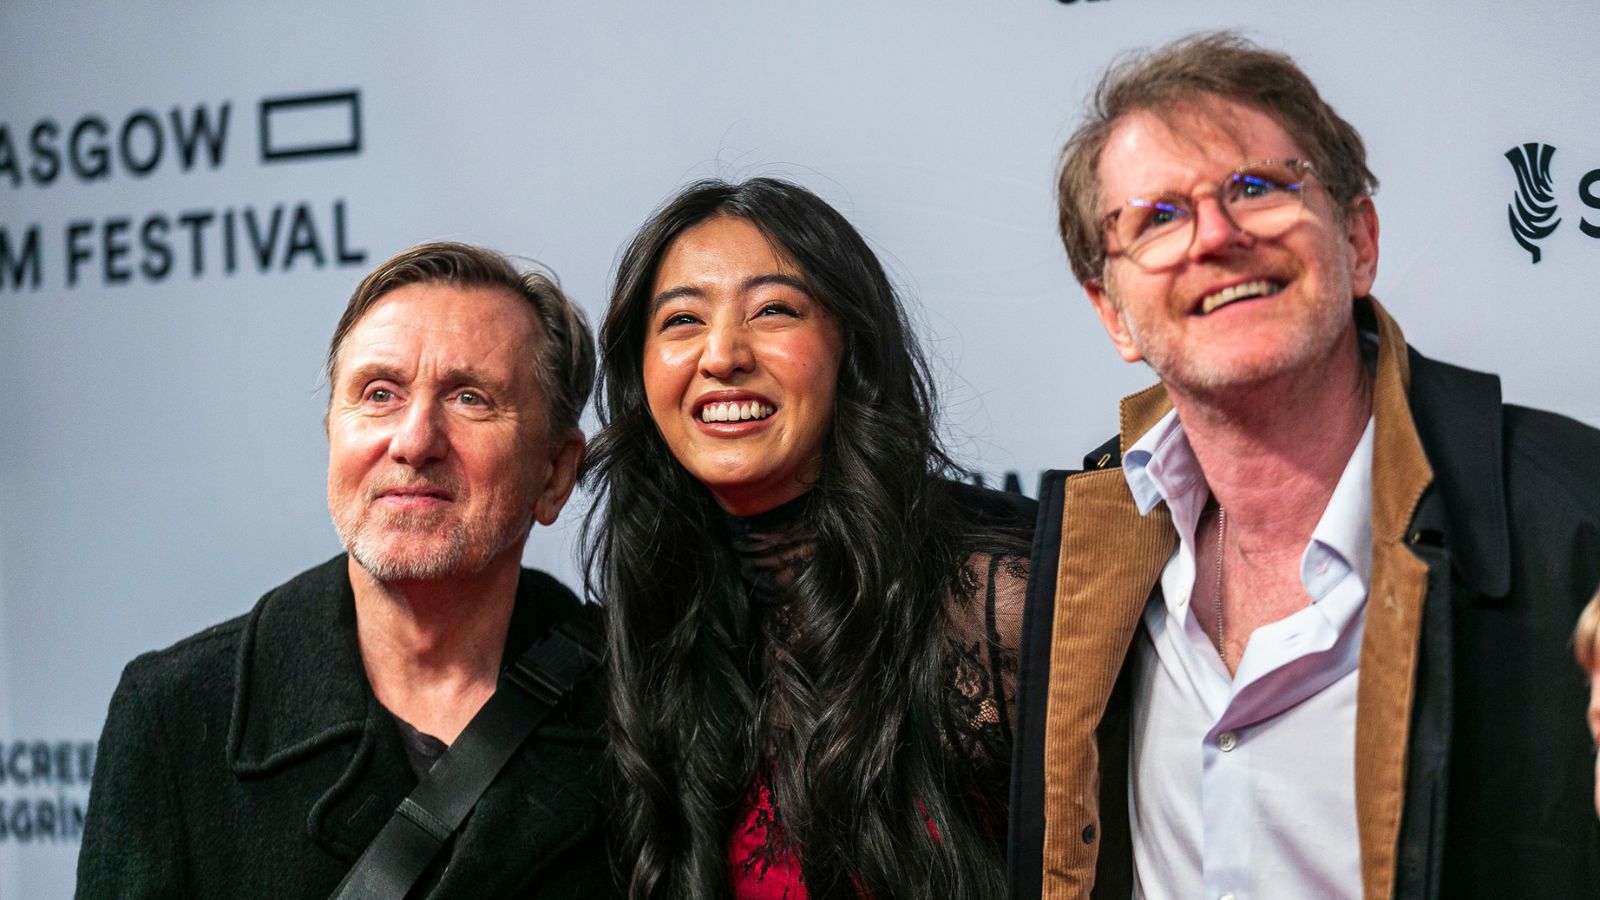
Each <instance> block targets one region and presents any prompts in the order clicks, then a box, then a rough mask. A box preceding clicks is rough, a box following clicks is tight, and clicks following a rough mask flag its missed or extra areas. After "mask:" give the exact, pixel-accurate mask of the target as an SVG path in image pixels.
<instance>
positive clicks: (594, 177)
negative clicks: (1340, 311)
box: [0, 0, 1600, 900]
mask: <svg viewBox="0 0 1600 900" xmlns="http://www.w3.org/2000/svg"><path fill="white" fill-rule="evenodd" d="M1222 27H1235V28H1243V29H1245V30H1246V32H1247V33H1249V34H1251V35H1252V36H1254V37H1256V38H1257V39H1259V40H1261V41H1263V42H1265V43H1267V44H1270V45H1273V46H1277V47H1281V48H1283V49H1286V50H1288V51H1289V52H1290V53H1292V54H1293V55H1294V56H1295V57H1296V58H1297V59H1298V60H1300V62H1301V63H1302V64H1303V66H1304V67H1305V68H1306V69H1307V70H1308V71H1309V72H1310V73H1311V75H1312V77H1313V78H1314V79H1316V81H1317V82H1318V84H1319V85H1320V86H1321V87H1322V89H1323V92H1324V94H1325V95H1326V96H1327V97H1328V98H1330V99H1331V101H1332V102H1333V103H1334V104H1335V105H1336V106H1337V107H1338V109H1339V110H1340V111H1341V112H1342V113H1343V114H1344V115H1345V116H1346V117H1347V118H1349V119H1350V120H1351V121H1353V122H1354V123H1355V124H1356V125H1357V127H1358V128H1360V129H1361V130H1362V132H1363V134H1364V135H1365V137H1366V139H1367V141H1368V144H1369V147H1370V151H1371V156H1372V163H1373V168H1374V169H1375V170H1376V171H1377V173H1378V175H1379V177H1380V178H1381V179H1382V181H1383V186H1382V188H1381V189H1380V191H1379V193H1378V198H1377V201H1378V207H1379V210H1380V213H1381V216H1382V222H1383V238H1382V264H1381V267H1380V276H1379V280H1378V287H1377V290H1376V293H1377V294H1378V295H1379V296H1380V297H1382V298H1383V299H1384V300H1385V302H1386V303H1387V304H1388V306H1389V308H1390V309H1391V310H1392V311H1393V312H1394V313H1395V314H1396V315H1397V316H1398V317H1399V319H1400V320H1401V323H1402V324H1403V325H1404V327H1405V328H1406V331H1407V334H1408V336H1409V337H1410V338H1411V340H1412V342H1413V343H1415V344H1416V345H1418V346H1419V347H1420V348H1422V349H1423V350H1424V351H1425V352H1430V353H1431V354H1432V355H1435V356H1437V357H1441V358H1445V359H1449V360H1453V361H1455V362H1458V363H1462V364H1465V365H1469V366H1473V367H1476V368H1483V369H1490V370H1495V371H1498V372H1500V373H1501V374H1502V376H1503V377H1504V382H1505V390H1506V394H1507V396H1508V397H1509V398H1510V399H1512V400H1514V401H1518V402H1523V403H1530V404H1536V405H1540V406H1546V407H1550V408H1553V409H1556V410H1559V411H1561V412H1564V413H1567V414H1569V415H1572V416H1575V417H1577V418H1579V419H1582V420H1584V421H1587V422H1590V423H1593V424H1600V394H1597V390H1596V389H1597V387H1600V378H1597V377H1596V372H1597V369H1600V366H1597V363H1596V356H1597V354H1596V350H1595V347H1596V342H1597V340H1600V287H1597V284H1600V112H1597V111H1600V53H1597V51H1596V44H1595V35H1596V34H1597V33H1600V5H1597V4H1595V3H1593V2H1591V0H1571V2H1555V0H1517V2H1506V0H1475V2H1460V0H1448V2H1447V0H1437V2H1415V3H1405V4H1399V3H1389V2H1360V0H1347V2H1340V3H1328V2H1323V0H1281V2H1277V3H1273V4H1262V3H1254V2H1245V0H994V2H985V3H974V2H953V0H943V2H940V0H935V2H910V0H900V2H876V3H870V4H863V3H855V2H842V0H833V2H815V0H814V2H806V3H795V2H789V3H780V2H751V3H734V2H707V0H679V2H676V3H612V4H568V3H512V2H501V3H482V4H448V5H447V4H437V3H423V2H394V3H385V4H370V5H369V4H329V3H322V2H317V3H311V2H292V3H286V2H279V3H253V4H243V3H239V4H233V3H218V4H180V3H169V4H154V3H137V4H136V3H112V2H81V3H80V2H35V0H8V2H5V3H3V4H0V897H3V898H5V900H11V898H34V897H65V896H67V895H69V894H70V892H71V889H72V884H73V866H74V860H75V857H76V854H77V849H78V834H79V832H80V830H81V827H82V818H83V810H84V807H85V805H86V800H87V794H88V787H89V782H90V775H91V771H92V767H93V756H94V741H95V739H96V737H97V736H98V734H99V730H100V724H101V721H102V718H103V716H104V713H105V704H106V701H107V698H108V697H109V696H110V693H111V690H112V687H113V686H114V685H115V683H116V679H117V675H118V673H119V671H120V670H121V667H122V665H123V664H124V663H125V662H126V661H127V660H128V659H129V658H131V657H132V656H134V655H135V654H137V653H139V652H142V651H145V650H149V649H153V648H158V647H162V646H166V645H167V644H170V643H172V642H173V641H175V640H177V639H178V638H180V637H182V636H184V635H186V634H188V633H190V632H193V631H195V630H197V629H199V628H201V627H203V626H205V625H208V624H211V623H214V622H217V621H220V620H222V619H225V618H228V617H231V616H234V615H237V614H239V613H240V612H242V611H244V610H245V609H247V608H248V607H249V605H250V604H251V603H252V602H253V601H254V600H255V599H256V597H258V596H259V595H260V594H261V593H262V592H263V591H264V590H266V589H267V588H270V587H272V586H273V585H275V584H277V583H279V582H281V581H282V580H284V579H285V578H287V577H288V576H290V575H292V574H294V573H295V572H298V571H299V570H301V569H303V568H305V567H307V566H309V565H311V564H313V563H315V562H318V561H320V560H322V559H325V558H326V557H328V556H330V555H332V554H333V553H335V552H337V551H338V549H339V545H338V542H337V540H336V538H335V535H334V532H333V529H332V527H331V526H330V524H329V521H328V517H327V513H326V509H325V505H324V498H323V486H324V466H325V460H324V453H325V446H324V439H323V435H322V432H321V426H320V418H321V414H322V409H323V403H324V399H323V398H324V395H323V390H324V385H323V384H322V381H321V373H320V371H319V364H320V362H321V359H322V356H323V353H324V348H325V343H326V340H327V337H328V335H329V333H330V332H331V330H332V328H333V325H334V322H335V321H336V319H337V317H338V315H339V312H340V310H341V309H342V307H343V305H344V302H345V300H346V298H347V297H348V296H349V294H350V291H351V289H352V288H353V287H354V285H355V283H356V282H357V281H358V280H359V278H360V276H361V275H362V273H363V272H364V271H365V270H366V269H368V268H370V267H371V266H372V265H373V264H375V263H377V262H378V261H380V260H381V259H383V258H384V257H386V256H388V255H389V254H391V253H393V252H394V251H396V250H399V249H401V248H403V247H405V246H408V245H410V244H413V243H416V242H419V241H422V240H426V239H430V238H454V239H460V240H466V241H472V242H477V243H483V244H488V245H491V246H494V247H497V248H500V249H503V250H505V251H508V252H512V253H516V254H521V255H525V256H528V257H532V258H535V259H537V260H540V261H542V262H543V263H545V264H547V265H549V266H550V267H552V268H553V269H554V270H555V271H556V272H557V273H559V275H560V276H561V278H562V280H563V282H564V284H565V286H566V287H567V288H568V289H569V290H570V291H571V293H572V294H573V295H575V297H577V298H578V299H579V300H580V301H581V302H582V303H583V305H584V306H585V307H586V308H587V309H588V310H589V311H590V312H591V314H592V315H594V316H596V317H598V315H599V313H600V310H601V309H602V308H603V305H604V303H605V298H606V292H607V282H608V278H609V276H610V274H611V272H612V269H613V266H614V261H615V257H616V253H617V251H618V248H619V247H620V246H621V244H622V243H623V242H624V240H625V239H626V238H627V237H628V236H629V235H630V234H631V233H632V231H633V229H634V228H635V227H637V225H638V224H639V223H640V222H641V220H642V219H643V218H644V217H645V215H646V214H647V213H648V212H649V211H650V210H651V209H652V208H653V207H655V206H656V205H657V204H658V203H659V202H660V201H661V200H662V199H663V198H665V197H666V196H667V195H668V194H669V193H671V192H672V191H673V190H674V189H675V188H676V187H677V186H679V185H681V184H683V183H685V182H686V181H688V180H691V179H694V178H698V177H705V176H722V177H727V178H744V177H748V176H754V175H765V174H777V175H781V176H784V177H789V178H793V179H796V180H798V181H800V182H802V183H804V184H806V185H808V186H809V187H811V188H813V189H814V190H816V191H818V192H819V193H820V194H822V195H823V196H824V197H826V198H827V199H828V200H829V201H831V202H832V203H834V204H836V205H837V206H838V207H839V208H840V209H841V210H843V211H844V212H845V214H846V215H847V216H849V217H850V218H851V219H852V220H853V221H854V222H855V223H856V224H857V225H858V226H859V227H860V229H861V230H862V231H863V232H864V233H865V234H866V235H867V236H868V238H869V239H870V240H871V242H872V244H873V246H874V247H875V248H876V249H877V250H878V251H879V253H880V254H881V256H882V257H883V259H884V261H885V262H886V264H887V265H888V267H889V268H890V270H891V272H892V274H893V275H894V277H895V278H896V279H897V281H898V283H899V285H900V286H901V287H902V288H903V290H904V292H905V296H906V298H907V299H908V301H909V302H910V304H911V305H912V306H913V307H914V308H915V310H916V318H917V320H918V323H919V325H920V326H921V329H922V332H923V334H924V336H925V338H926V341H927V344H928V346H929V347H930V349H931V351H932V355H933V357H934V359H935V361H936V366H937V368H938V371H939V374H940V379H941V382H942V385H943V390H944V400H945V410H946V431H947V434H948V436H949V438H950V441H951V443H952V444H953V446H954V447H955V448H956V450H957V451H958V452H959V453H960V455H961V456H962V457H963V458H964V459H965V460H966V461H967V462H969V463H970V464H971V465H972V466H973V467H974V469H975V470H977V471H978V472H981V473H983V474H984V475H985V477H986V478H987V479H988V480H989V482H990V483H999V482H1001V481H1002V480H1003V479H1004V478H1005V476H1006V475H1007V474H1008V473H1011V474H1014V475H1016V477H1017V479H1018V481H1019V483H1020V484H1021V485H1022V487H1023V489H1024V490H1025V491H1027V492H1029V493H1032V492H1033V490H1034V487H1035V485H1036V483H1037V478H1038V474H1039V472H1040V471H1041V470H1043V469H1046V468H1050V467H1058V466H1072V465H1075V464H1076V463H1077V461H1078V460H1079V459H1080V457H1081V454H1082V453H1083V452H1084V451H1085V450H1086V449H1088V448H1089V447H1092V446H1094V445H1095V444H1097V443H1098V442H1099V441H1100V440H1102V439H1103V438H1104V437H1105V436H1107V435H1108V434H1109V433H1110V432H1111V431H1112V429H1113V428H1114V426H1115V422H1116V417H1115V402H1116V398H1117V397H1118V396H1120V395H1121V394H1123V393H1126V392H1127V391H1130V390H1132V389H1135V388H1137V387H1140V386H1142V385H1144V384H1145V383H1147V382H1148V381H1149V380H1150V375H1149V373H1148V372H1147V371H1146V370H1144V369H1142V368H1139V367H1131V366H1125V365H1123V364H1122V363H1121V362H1120V361H1119V359H1118V358H1117V357H1116V355H1115V354H1114V353H1113V352H1112V350H1111V347H1110V345H1109V343H1108V342H1107V341H1106V339H1105V337H1104V335H1103V333H1102V332H1101V330H1100V328H1099V326H1098V325H1097V324H1096V322H1095V320H1094V318H1093V316H1092V314H1091V312H1090V308H1089V305H1088V303H1087V302H1086V301H1085V300H1084V298H1083V296H1082V293H1081V291H1080V290H1079V289H1078V287H1077V286H1076V285H1075V283H1074V282H1073V280H1072V278H1071V276H1070V274H1069V272H1068V270H1067V267H1066V263H1065V260H1064V257H1063V254H1062V251H1061V249H1060V246H1059V244H1058V242H1057V240H1056V237H1055V234H1054V232H1053V222H1054V212H1053V208H1052V196H1051V180H1052V167H1053V162H1054V157H1055V153H1056V150H1057V148H1058V147H1059V145H1060V143H1061V141H1062V139H1063V138H1064V137H1065V136H1066V135H1067V134H1068V133H1069V132H1070V130H1071V128H1072V126H1073V124H1074V122H1075V120H1076V116H1077V111H1078V110H1079V109H1080V107H1081V103H1082V99H1083V96H1084V94H1085V92H1086V91H1087V89H1088V88H1089V87H1090V85H1091V84H1092V83H1093V81H1094V79H1095V77H1096V75H1097V73H1098V72H1099V71H1100V70H1101V68H1102V67H1103V66H1104V64H1105V63H1106V62H1107V61H1108V60H1109V59H1111V58H1112V57H1113V56H1114V55H1115V54H1117V53H1118V52H1119V51H1121V50H1124V49H1127V48H1130V47H1134V46H1139V45H1148V44H1151V43H1156V42H1161V41H1164V40H1166V39H1168V38H1171V37H1174V36H1177V35H1179V34H1182V33H1185V32H1189V31H1194V30H1200V29H1213V28H1222ZM1508 152H1509V153H1510V155H1509V156H1508ZM1514 159H1515V160H1518V161H1516V162H1514ZM1518 166H1522V167H1523V169H1522V171H1523V175H1524V180H1525V182H1526V184H1525V187H1524V194H1523V199H1522V201H1521V202H1522V203H1523V204H1524V209H1523V211H1522V212H1520V213H1519V212H1518V211H1517V206H1516V204H1517V203H1518V197H1519V175H1518V173H1519V169H1518ZM1541 188H1542V190H1541ZM1519 221H1520V223H1521V224H1520V225H1516V224H1514V222H1519ZM1519 227H1520V228H1522V229H1523V231H1522V233H1521V234H1520V235H1519V234H1518V233H1517V229H1518V228H1519ZM1551 228H1553V230H1550V229H1551ZM1597 464H1600V462H1597ZM582 499H583V498H582V497H580V498H579V501H580V503H579V504H578V505H580V506H581V501H582ZM577 513H578V510H576V509H572V508H569V513H568V515H566V516H564V517H563V520H562V523H561V524H560V525H559V526H558V527H556V528H554V529H551V530H548V531H539V532H536V533H535V535H534V538H533V540H532V542H531V544H530V547H529V550H528V554H527V558H528V560H529V562H530V563H532V564H534V565H539V566H542V567H545V568H548V569H552V570H554V571H555V572H557V573H559V574H562V575H566V576H574V575H575V573H576V566H575V564H574V562H573V557H574V550H575V547H574V543H575V537H576V529H575V526H574V524H573V523H575V521H576V520H577V518H578V515H577Z"/></svg>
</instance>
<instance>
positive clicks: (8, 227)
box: [0, 89, 367, 293]
mask: <svg viewBox="0 0 1600 900" xmlns="http://www.w3.org/2000/svg"><path fill="white" fill-rule="evenodd" d="M239 105H240V106H244V105H245V104H239ZM254 107H255V110H254V111H255V115H254V116H253V117H248V116H246V117H240V116H236V115H234V112H235V103H234V101H232V100H223V101H221V102H216V103H212V102H200V103H194V104H189V105H173V106H170V107H168V108H166V109H165V115H163V114H162V113H161V112H158V111H157V110H156V108H155V107H154V106H148V107H142V108H139V109H134V110H132V111H129V112H127V113H124V114H122V115H120V116H111V117H107V116H105V115H102V114H100V113H95V112H88V113H82V114H78V115H68V116H61V117H55V116H44V117H41V118H40V119H38V120H37V121H35V122H33V123H31V124H28V125H24V126H21V127H18V128H15V129H13V128H12V126H11V123H8V122H4V121H0V190H10V191H13V192H20V191H29V190H49V189H51V188H53V187H57V186H60V185H65V184H76V185H78V186H87V187H94V188H100V187H103V186H106V185H113V186H121V187H126V186H128V185H131V184H132V183H136V182H138V181H141V180H143V179H148V178H151V177H152V176H158V177H167V176H174V175H176V176H185V177H188V176H202V175H211V174H213V173H217V172H227V171H230V170H233V171H237V170H240V169H245V168H247V167H249V166H250V165H251V164H252V163H253V164H254V165H255V166H260V167H269V166H270V167H275V166H279V165H281V164H285V163H288V164H293V165H305V164H308V163H320V162H326V161H329V160H336V159H339V158H341V157H351V156H359V155H360V154H361V151H362V130H361V92H360V91H359V90H356V89H351V90H341V91H319V92H314V93H303V94H293V95H280V96H267V97H262V98H260V99H258V100H257V101H256V102H255V103H254ZM241 118H242V121H241ZM251 125H254V126H255V129H256V134H255V135H254V137H255V141H254V144H255V147H254V148H252V147H251V146H250V144H251V142H250V140H249V136H248V135H246V136H243V137H241V136H240V134H239V132H240V131H241V130H244V129H248V128H249V127H250V126H251ZM240 144H243V148H244V149H243V150H242V151H240V150H237V149H235V148H236V147H237V146H238V145H240ZM252 149H253V150H255V152H254V153H252V152H251V150H252ZM252 157H253V159H252ZM218 183H222V184H226V182H218ZM107 194H113V195H115V194H117V191H115V190H113V191H107V192H103V193H100V194H94V193H90V194H86V195H85V194H80V193H77V192H74V194H73V196H74V198H76V197H78V196H90V197H102V198H105V199H103V200H101V203H103V204H104V209H102V211H101V212H100V213H99V214H91V215H83V214H81V213H79V214H76V215H73V216H72V217H70V218H69V219H68V221H67V222H66V223H65V225H64V227H62V228H60V230H59V231H55V230H50V231H47V230H46V229H45V227H44V225H43V224H42V223H38V222H33V223H16V222H9V221H5V219H4V218H3V210H4V209H5V208H6V207H7V206H11V207H13V208H15V204H5V203H4V202H0V293H4V292H7V291H11V292H20V291H24V290H27V291H38V290H40V289H41V288H44V287H46V286H47V285H49V286H51V287H57V288H64V289H68V290H71V289H75V288H79V287H84V286H96V287H108V286H116V285H124V284H132V283H146V284H151V283H160V282H164V281H166V280H168V279H171V278H178V277H185V276H186V277H188V278H189V279H191V280H199V279H202V278H209V277H215V276H219V275H220V276H235V275H240V274H255V275H267V274H271V273H277V272H289V271H294V270H296V269H297V268H318V269H320V268H324V267H328V266H334V267H342V266H358V265H360V264H362V263H364V262H365V261H366V259H367V252H366V251H365V250H363V249H360V248H359V247H357V246H355V245H354V244H353V243H352V240H351V229H350V210H349V206H348V204H347V203H346V201H345V200H344V199H343V198H341V197H322V198H309V199H308V198H303V197H297V198H293V199H285V200H282V201H280V202H270V201H269V202H266V203H259V204H258V203H244V202H239V203H229V202H227V201H226V199H223V200H222V201H221V202H216V203H205V204H201V205H198V206H197V207H189V208H177V209H158V210H147V211H144V212H142V213H139V214H135V215H129V214H127V212H128V210H127V207H128V205H129V201H128V200H126V199H125V196H111V197H106V195H107ZM52 238H55V239H56V241H57V242H52V240H51V239H52Z"/></svg>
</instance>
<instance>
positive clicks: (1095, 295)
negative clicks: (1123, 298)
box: [1083, 278, 1144, 362]
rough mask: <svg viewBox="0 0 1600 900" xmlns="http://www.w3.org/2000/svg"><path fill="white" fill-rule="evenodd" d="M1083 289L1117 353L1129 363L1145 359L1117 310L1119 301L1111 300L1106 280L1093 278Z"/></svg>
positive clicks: (1086, 282) (1085, 283)
mask: <svg viewBox="0 0 1600 900" xmlns="http://www.w3.org/2000/svg"><path fill="white" fill-rule="evenodd" d="M1083 289H1084V291H1085V292H1087V293H1088V295H1089V302H1090V303H1093V304H1094V313H1095V315H1097V316H1099V317H1100V325H1101V326H1102V327H1104V328H1105V330H1106V334H1108V335H1110V336H1111V343H1112V344H1114V345H1115V346H1116V348H1117V353H1119V354H1121V355H1122V358H1123V359H1124V360H1126V361H1128V362H1138V361H1139V360H1141V359H1144V354H1143V353H1140V352H1139V348H1138V347H1135V346H1134V344H1133V335H1132V334H1131V333H1130V332H1129V331H1128V325H1127V323H1126V322H1124V321H1123V320H1122V311H1121V310H1119V309H1118V308H1117V301H1115V300H1113V299H1111V292H1110V291H1108V290H1106V283H1105V279H1104V278H1091V279H1089V280H1088V281H1085V282H1084V283H1083Z"/></svg>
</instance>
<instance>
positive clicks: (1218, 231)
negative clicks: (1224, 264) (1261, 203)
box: [1189, 194, 1252, 259]
mask: <svg viewBox="0 0 1600 900" xmlns="http://www.w3.org/2000/svg"><path fill="white" fill-rule="evenodd" d="M1251 239H1252V238H1251V237H1250V234H1249V233H1248V232H1246V231H1245V230H1244V229H1242V228H1240V227H1239V226H1238V224H1237V223H1235V222H1234V221H1233V217H1231V216H1230V215H1228V210H1227V208H1226V207H1224V206H1223V205H1222V199H1221V198H1220V197H1218V196H1217V195H1216V194H1207V195H1205V196H1203V197H1200V198H1198V199H1196V200H1195V202H1194V238H1193V239H1192V240H1190V242H1189V258H1190V259H1201V258H1204V257H1207V256H1211V255H1213V254H1215V253H1219V252H1221V251H1223V250H1225V249H1227V248H1228V247H1231V246H1233V245H1235V244H1238V243H1240V242H1243V241H1249V240H1251Z"/></svg>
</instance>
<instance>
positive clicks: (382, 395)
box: [367, 388, 394, 403]
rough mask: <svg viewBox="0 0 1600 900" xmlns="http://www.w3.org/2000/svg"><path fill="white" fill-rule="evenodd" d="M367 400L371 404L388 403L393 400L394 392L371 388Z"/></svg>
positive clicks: (386, 389)
mask: <svg viewBox="0 0 1600 900" xmlns="http://www.w3.org/2000/svg"><path fill="white" fill-rule="evenodd" d="M367 399H368V400H370V401H372V402H373V403H388V402H389V401H391V400H393V399H394V391H391V390H389V389H388V388H373V389H372V390H371V391H368V392H367Z"/></svg>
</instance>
